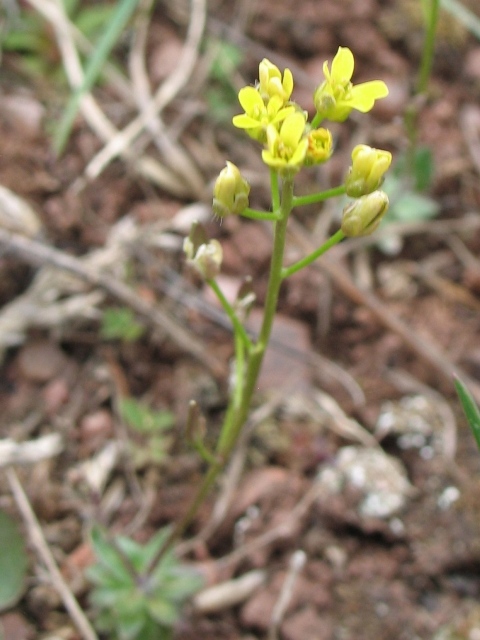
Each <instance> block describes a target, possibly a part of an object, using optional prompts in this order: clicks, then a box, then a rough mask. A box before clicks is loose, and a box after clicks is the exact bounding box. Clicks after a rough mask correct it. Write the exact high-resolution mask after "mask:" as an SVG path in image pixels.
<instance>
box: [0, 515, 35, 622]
mask: <svg viewBox="0 0 480 640" xmlns="http://www.w3.org/2000/svg"><path fill="white" fill-rule="evenodd" d="M0 549H1V552H0V611H3V610H5V609H8V608H9V607H12V606H13V605H14V604H16V602H18V600H19V599H20V598H21V596H22V594H23V591H24V589H25V576H26V573H27V565H28V556H27V552H26V550H25V544H24V541H23V538H22V535H21V534H20V532H19V530H18V527H17V525H16V523H15V521H14V520H13V519H12V518H11V517H10V516H9V515H7V514H6V513H5V512H4V511H0Z"/></svg>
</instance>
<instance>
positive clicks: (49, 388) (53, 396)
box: [42, 378, 70, 416]
mask: <svg viewBox="0 0 480 640" xmlns="http://www.w3.org/2000/svg"><path fill="white" fill-rule="evenodd" d="M42 395H43V400H44V403H45V411H46V412H47V413H48V415H50V416H53V415H56V414H57V413H58V411H59V410H60V407H61V406H62V405H65V404H66V402H67V400H68V398H69V396H70V390H69V388H68V384H67V381H66V380H65V378H55V379H54V380H51V381H50V382H49V383H48V384H47V385H46V386H45V387H44V389H43V390H42Z"/></svg>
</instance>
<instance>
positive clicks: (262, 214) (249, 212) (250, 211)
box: [240, 207, 278, 221]
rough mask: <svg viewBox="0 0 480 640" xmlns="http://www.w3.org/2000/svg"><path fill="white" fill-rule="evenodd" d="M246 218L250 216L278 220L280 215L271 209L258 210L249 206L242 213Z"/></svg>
mask: <svg viewBox="0 0 480 640" xmlns="http://www.w3.org/2000/svg"><path fill="white" fill-rule="evenodd" d="M240 215H241V216H243V217H244V218H250V219H251V220H273V221H275V220H278V215H276V214H275V213H271V212H269V211H257V210H256V209H250V207H247V208H246V209H244V210H243V211H242V213H241V214H240Z"/></svg>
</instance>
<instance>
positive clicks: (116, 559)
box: [90, 527, 133, 585]
mask: <svg viewBox="0 0 480 640" xmlns="http://www.w3.org/2000/svg"><path fill="white" fill-rule="evenodd" d="M90 535H91V538H92V546H93V550H94V552H95V555H96V556H97V558H98V561H99V563H100V565H101V566H103V567H104V568H105V569H106V570H107V571H108V572H109V573H110V574H111V576H112V578H114V579H116V580H118V583H119V584H125V585H129V584H133V578H132V576H131V575H130V573H129V572H128V571H127V569H126V567H125V564H124V561H123V559H122V557H121V555H120V554H119V552H118V551H117V550H116V549H115V547H114V546H113V545H112V544H111V543H110V542H109V541H108V540H107V538H106V537H105V536H104V534H103V533H102V531H101V529H100V527H93V529H92V531H91V534H90Z"/></svg>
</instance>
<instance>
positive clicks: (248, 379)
mask: <svg viewBox="0 0 480 640" xmlns="http://www.w3.org/2000/svg"><path fill="white" fill-rule="evenodd" d="M292 206H293V179H286V180H284V183H283V189H282V201H281V205H280V219H279V220H278V221H277V222H276V223H275V231H274V238H273V251H272V259H271V263H270V278H269V282H268V289H267V298H266V300H265V309H264V315H263V322H262V327H261V329H260V333H259V336H258V340H257V342H256V344H255V345H254V346H253V348H252V349H251V350H250V354H249V358H248V364H247V367H246V372H245V381H237V384H242V383H243V384H244V387H243V393H242V402H241V406H240V407H239V410H238V412H236V415H235V417H234V419H233V420H232V423H231V424H229V425H228V426H227V425H224V428H223V429H222V433H221V434H220V439H219V441H218V445H217V454H218V456H219V457H221V458H223V459H226V458H228V456H229V454H230V452H231V451H232V449H233V447H234V446H235V443H236V441H237V439H238V436H239V435H240V431H241V430H242V427H243V425H244V423H245V420H246V418H247V415H248V411H249V408H250V402H251V399H252V396H253V393H254V391H255V385H256V383H257V379H258V375H259V373H260V367H261V365H262V361H263V356H264V354H265V350H266V348H267V345H268V341H269V339H270V334H271V331H272V326H273V319H274V317H275V312H276V309H277V302H278V294H279V291H280V286H281V284H282V268H283V255H284V250H285V240H286V235H287V223H288V216H289V214H290V212H291V210H292Z"/></svg>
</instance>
